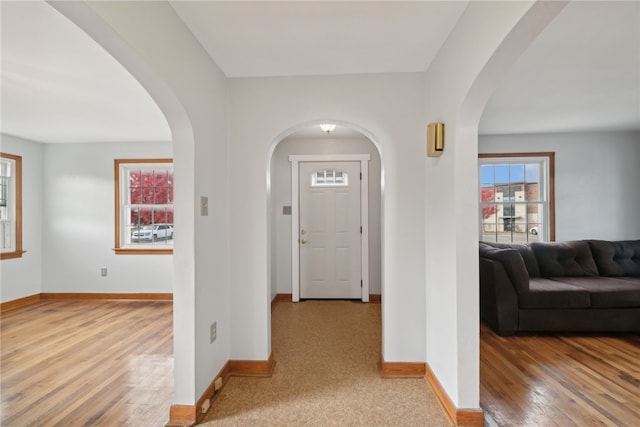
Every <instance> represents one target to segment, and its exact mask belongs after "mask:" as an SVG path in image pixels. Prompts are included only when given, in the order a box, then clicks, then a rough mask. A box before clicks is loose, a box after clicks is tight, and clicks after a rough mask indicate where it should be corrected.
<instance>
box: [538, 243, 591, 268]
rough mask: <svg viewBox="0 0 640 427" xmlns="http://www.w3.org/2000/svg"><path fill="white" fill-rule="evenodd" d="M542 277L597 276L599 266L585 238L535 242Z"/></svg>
mask: <svg viewBox="0 0 640 427" xmlns="http://www.w3.org/2000/svg"><path fill="white" fill-rule="evenodd" d="M531 249H533V253H535V254H536V259H537V260H538V266H539V267H540V275H541V277H562V276H577V277H579V276H597V275H598V268H597V267H596V263H595V261H594V260H593V256H592V255H591V249H590V248H589V244H588V243H587V242H586V241H584V240H574V241H570V242H534V243H531Z"/></svg>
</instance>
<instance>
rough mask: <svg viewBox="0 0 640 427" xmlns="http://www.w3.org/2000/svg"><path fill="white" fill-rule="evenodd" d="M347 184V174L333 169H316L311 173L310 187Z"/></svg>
mask: <svg viewBox="0 0 640 427" xmlns="http://www.w3.org/2000/svg"><path fill="white" fill-rule="evenodd" d="M348 185H349V174H348V173H347V172H344V171H339V170H335V169H325V170H320V171H316V172H314V173H313V175H311V186H312V187H346V186H348Z"/></svg>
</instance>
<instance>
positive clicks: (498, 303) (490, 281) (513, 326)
mask: <svg viewBox="0 0 640 427" xmlns="http://www.w3.org/2000/svg"><path fill="white" fill-rule="evenodd" d="M480 316H481V319H482V321H483V322H485V323H486V324H487V325H488V326H489V327H490V328H491V329H493V330H494V331H495V332H497V333H498V334H499V335H502V336H507V335H513V334H514V333H515V332H516V331H517V330H518V295H517V294H516V290H515V288H514V286H513V284H512V283H511V280H510V279H509V275H508V274H507V272H506V270H505V269H504V267H503V265H502V264H501V263H500V262H498V261H495V260H492V259H488V258H480Z"/></svg>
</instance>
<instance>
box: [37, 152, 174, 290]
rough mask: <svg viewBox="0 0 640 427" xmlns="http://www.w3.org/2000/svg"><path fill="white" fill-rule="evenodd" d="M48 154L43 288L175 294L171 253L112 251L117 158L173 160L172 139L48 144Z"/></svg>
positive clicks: (43, 241) (43, 234) (45, 165)
mask: <svg viewBox="0 0 640 427" xmlns="http://www.w3.org/2000/svg"><path fill="white" fill-rule="evenodd" d="M44 153H45V156H44V157H45V162H44V183H45V184H44V188H45V191H44V209H43V216H44V220H43V230H42V247H43V253H44V256H43V259H42V261H43V263H42V276H43V280H42V292H82V293H100V292H103V293H111V292H113V293H137V292H141V293H145V292H149V293H154V292H168V293H170V292H172V289H173V286H172V276H173V259H172V258H173V256H172V255H115V252H114V251H113V248H114V246H115V241H114V226H115V209H114V203H115V202H114V191H115V185H114V179H115V177H114V164H113V161H114V159H137V158H172V157H173V156H172V151H171V143H168V142H153V143H113V144H111V143H95V144H46V145H44ZM102 267H106V268H107V271H108V274H107V277H101V276H100V269H101V268H102Z"/></svg>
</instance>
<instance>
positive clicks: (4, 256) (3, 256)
mask: <svg viewBox="0 0 640 427" xmlns="http://www.w3.org/2000/svg"><path fill="white" fill-rule="evenodd" d="M25 253H27V251H15V252H4V253H2V254H0V259H11V258H22V254H25Z"/></svg>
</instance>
